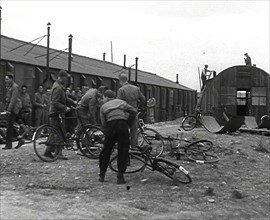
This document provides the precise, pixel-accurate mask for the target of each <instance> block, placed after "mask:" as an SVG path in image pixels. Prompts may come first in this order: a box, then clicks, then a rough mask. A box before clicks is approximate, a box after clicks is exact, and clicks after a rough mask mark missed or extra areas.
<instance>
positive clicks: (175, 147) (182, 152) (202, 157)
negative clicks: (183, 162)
mask: <svg viewBox="0 0 270 220" xmlns="http://www.w3.org/2000/svg"><path fill="white" fill-rule="evenodd" d="M178 131H179V132H180V138H174V137H171V136H169V137H163V139H164V140H166V141H167V142H168V146H169V150H170V153H169V155H171V156H175V157H176V159H177V160H180V159H181V156H184V157H186V158H187V159H189V160H190V161H193V162H196V163H216V162H218V161H219V159H220V158H219V157H218V156H217V155H215V154H214V153H212V152H211V153H210V151H211V150H212V149H213V142H211V141H209V140H197V141H193V142H191V141H189V140H187V139H186V138H183V132H182V131H181V129H178ZM175 142H176V144H175Z"/></svg>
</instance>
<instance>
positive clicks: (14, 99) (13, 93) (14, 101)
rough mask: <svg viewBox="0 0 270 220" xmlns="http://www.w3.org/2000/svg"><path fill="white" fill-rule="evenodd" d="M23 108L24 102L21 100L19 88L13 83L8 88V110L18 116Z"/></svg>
mask: <svg viewBox="0 0 270 220" xmlns="http://www.w3.org/2000/svg"><path fill="white" fill-rule="evenodd" d="M21 108H22V102H21V100H20V99H19V86H18V85H17V84H16V83H15V82H12V83H11V84H10V86H8V87H7V94H6V110H7V111H9V112H12V113H14V114H15V115H17V114H18V113H19V111H20V110H21Z"/></svg>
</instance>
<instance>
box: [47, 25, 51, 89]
mask: <svg viewBox="0 0 270 220" xmlns="http://www.w3.org/2000/svg"><path fill="white" fill-rule="evenodd" d="M50 26H51V23H50V22H48V24H47V62H46V75H47V86H48V83H49V80H50V66H49V63H50Z"/></svg>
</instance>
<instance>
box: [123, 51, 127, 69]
mask: <svg viewBox="0 0 270 220" xmlns="http://www.w3.org/2000/svg"><path fill="white" fill-rule="evenodd" d="M123 68H124V69H126V68H127V67H126V54H124V66H123Z"/></svg>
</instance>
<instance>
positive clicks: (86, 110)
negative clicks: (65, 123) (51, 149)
mask: <svg viewBox="0 0 270 220" xmlns="http://www.w3.org/2000/svg"><path fill="white" fill-rule="evenodd" d="M107 89H108V87H107V86H100V87H99V88H98V89H95V88H91V89H89V90H88V91H87V92H86V93H85V94H84V95H83V97H82V98H81V100H80V101H79V103H78V106H77V113H78V118H79V119H78V120H79V123H82V124H83V125H87V124H89V123H90V124H93V125H95V124H97V119H96V112H97V108H98V106H99V105H100V103H99V102H100V100H101V99H102V96H103V94H104V92H105V91H106V90H107Z"/></svg>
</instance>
